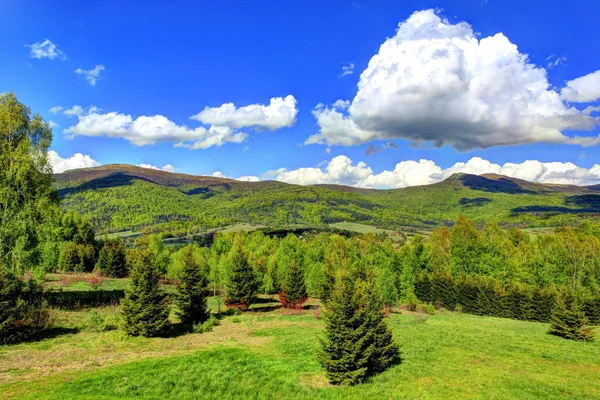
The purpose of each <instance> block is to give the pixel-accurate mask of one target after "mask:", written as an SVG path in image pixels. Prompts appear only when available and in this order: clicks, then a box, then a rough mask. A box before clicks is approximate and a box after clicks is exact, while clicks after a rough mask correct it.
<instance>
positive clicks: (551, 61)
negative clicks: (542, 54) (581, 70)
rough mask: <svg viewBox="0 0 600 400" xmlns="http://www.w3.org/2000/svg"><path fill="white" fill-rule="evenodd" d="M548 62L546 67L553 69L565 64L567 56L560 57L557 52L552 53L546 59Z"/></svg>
mask: <svg viewBox="0 0 600 400" xmlns="http://www.w3.org/2000/svg"><path fill="white" fill-rule="evenodd" d="M544 62H545V63H546V69H552V68H554V67H558V66H560V65H564V64H565V63H566V62H567V58H566V57H558V56H557V55H556V54H551V55H549V56H548V57H546V59H545V60H544Z"/></svg>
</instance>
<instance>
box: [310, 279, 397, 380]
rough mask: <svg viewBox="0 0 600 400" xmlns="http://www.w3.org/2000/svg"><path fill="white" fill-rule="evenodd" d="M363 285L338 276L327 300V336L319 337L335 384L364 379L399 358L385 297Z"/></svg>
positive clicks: (320, 354) (322, 356)
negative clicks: (387, 314) (364, 288)
mask: <svg viewBox="0 0 600 400" xmlns="http://www.w3.org/2000/svg"><path fill="white" fill-rule="evenodd" d="M359 286H360V285H357V283H356V282H354V281H353V280H352V279H351V278H349V277H338V278H337V279H336V282H335V285H334V288H333V290H332V292H331V295H330V297H329V299H328V301H327V303H326V307H327V308H326V312H325V314H324V315H325V338H323V339H319V341H320V343H321V349H319V350H318V351H317V360H318V361H319V362H320V363H321V365H322V366H323V367H324V368H325V370H326V371H327V378H328V379H329V381H330V382H331V383H332V384H334V385H354V384H357V383H360V382H362V381H364V380H365V378H366V377H368V376H369V375H372V374H374V373H377V372H381V371H383V370H384V369H385V368H387V367H388V366H390V365H391V364H392V363H393V362H394V361H395V360H396V359H398V346H397V344H396V343H395V342H394V339H393V337H392V332H391V330H390V329H389V328H388V326H387V323H386V321H385V319H384V313H383V302H382V300H381V299H380V298H379V297H378V295H377V294H375V293H374V291H373V290H360V289H359Z"/></svg>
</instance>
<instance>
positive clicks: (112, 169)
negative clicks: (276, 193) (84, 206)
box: [54, 164, 600, 194]
mask: <svg viewBox="0 0 600 400" xmlns="http://www.w3.org/2000/svg"><path fill="white" fill-rule="evenodd" d="M114 174H122V175H127V176H131V177H138V178H142V179H146V180H148V181H150V182H153V183H156V184H159V185H163V186H171V187H177V186H181V185H194V184H202V185H208V186H216V185H221V186H222V185H234V186H261V185H264V184H265V182H271V184H273V183H275V184H277V183H280V184H282V185H286V184H285V183H283V182H276V181H259V182H245V181H237V180H235V179H230V178H219V177H214V176H207V175H191V174H183V173H178V172H168V171H162V170H156V169H152V168H143V167H138V166H135V165H129V164H107V165H102V166H99V167H92V168H80V169H73V170H68V171H65V172H63V173H59V174H54V179H55V181H56V182H57V183H58V184H59V186H61V187H63V186H65V185H66V186H70V185H72V184H75V183H83V182H88V181H91V180H93V179H101V178H105V177H108V176H111V175H114ZM440 184H441V185H448V184H459V185H462V186H464V187H471V188H475V189H479V190H486V189H487V190H489V191H508V192H510V191H511V190H512V191H514V192H515V193H518V192H522V193H525V192H535V193H544V192H563V193H571V194H582V193H597V192H598V191H600V185H593V186H577V185H566V184H552V183H540V182H530V181H526V180H523V179H518V178H513V177H509V176H506V175H500V174H494V173H486V174H481V175H474V174H466V173H455V174H452V175H451V176H449V177H448V178H446V179H445V180H443V181H441V182H437V183H433V184H430V185H420V186H432V185H440ZM298 186H299V185H298ZM307 186H315V187H321V188H325V189H329V190H337V191H342V192H353V193H367V192H372V191H387V190H394V191H398V190H404V189H407V188H398V189H368V188H360V187H355V186H348V185H339V184H316V185H307ZM413 187H414V186H413Z"/></svg>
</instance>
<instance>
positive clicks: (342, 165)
mask: <svg viewBox="0 0 600 400" xmlns="http://www.w3.org/2000/svg"><path fill="white" fill-rule="evenodd" d="M455 173H468V174H475V175H481V174H485V173H495V174H501V175H506V176H511V177H514V178H519V179H524V180H527V181H531V182H543V183H555V184H575V185H592V184H600V165H598V164H596V165H594V166H593V167H592V168H590V169H586V168H581V167H578V166H576V165H575V164H573V163H569V162H567V163H563V162H549V163H543V162H540V161H537V160H527V161H524V162H522V163H520V164H515V163H506V164H504V165H499V164H494V163H491V162H490V161H488V160H484V159H482V158H480V157H473V158H471V159H470V160H469V161H467V162H459V163H456V164H454V165H453V166H451V167H449V168H446V169H443V168H441V167H440V166H438V165H437V164H436V163H435V162H434V161H431V160H424V159H422V160H419V161H413V160H408V161H402V162H400V163H398V164H396V166H395V168H394V169H393V170H386V171H382V172H380V173H378V174H374V173H373V171H372V169H371V168H370V167H369V166H368V165H367V164H365V163H364V162H359V163H357V164H353V162H352V160H351V159H350V158H348V157H346V156H337V157H334V158H333V159H332V160H331V161H330V162H329V163H328V164H327V165H326V167H325V168H324V169H323V168H298V169H295V170H287V169H285V168H280V169H278V170H274V171H269V172H267V173H266V174H264V175H263V176H262V178H263V179H267V178H270V179H275V180H278V181H282V182H287V183H294V184H299V185H314V184H326V183H327V184H341V185H349V186H357V187H365V188H402V187H407V186H416V185H427V184H431V183H436V182H440V181H442V180H444V179H446V178H448V177H449V176H450V175H452V174H455Z"/></svg>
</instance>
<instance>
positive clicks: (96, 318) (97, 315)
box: [86, 309, 119, 332]
mask: <svg viewBox="0 0 600 400" xmlns="http://www.w3.org/2000/svg"><path fill="white" fill-rule="evenodd" d="M86 325H87V328H88V329H91V330H94V331H96V332H107V331H114V330H117V329H119V318H118V316H117V315H115V314H110V313H101V312H100V311H98V310H97V309H92V310H90V311H89V312H88V314H87V323H86Z"/></svg>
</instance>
